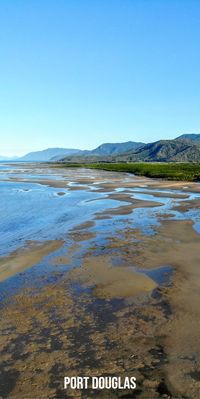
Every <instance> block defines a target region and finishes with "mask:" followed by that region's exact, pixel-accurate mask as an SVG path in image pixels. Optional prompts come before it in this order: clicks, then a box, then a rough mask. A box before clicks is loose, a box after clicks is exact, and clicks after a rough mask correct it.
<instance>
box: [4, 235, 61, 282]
mask: <svg viewBox="0 0 200 399" xmlns="http://www.w3.org/2000/svg"><path fill="white" fill-rule="evenodd" d="M62 245H63V241H61V240H53V241H45V242H44V243H43V242H37V241H33V242H30V243H29V244H27V246H26V247H25V248H23V249H19V250H17V251H14V252H12V253H11V254H10V255H9V256H7V257H6V256H5V257H0V281H3V280H5V279H6V278H8V277H10V276H12V275H14V274H16V273H19V272H21V271H22V270H24V269H27V268H28V267H31V266H33V265H35V264H36V263H38V262H40V261H41V260H42V258H44V257H45V256H47V255H48V254H49V253H51V252H54V251H56V250H57V249H59V248H60V247H61V246H62Z"/></svg>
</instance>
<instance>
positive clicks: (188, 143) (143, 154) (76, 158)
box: [0, 133, 200, 163]
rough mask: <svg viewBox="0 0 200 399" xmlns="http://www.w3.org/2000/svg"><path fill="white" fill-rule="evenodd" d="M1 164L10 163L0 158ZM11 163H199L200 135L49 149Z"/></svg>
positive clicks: (15, 158) (6, 158)
mask: <svg viewBox="0 0 200 399" xmlns="http://www.w3.org/2000/svg"><path fill="white" fill-rule="evenodd" d="M0 160H1V161H4V160H5V161H7V160H9V158H8V157H4V156H2V157H1V156H0ZM10 160H17V161H22V162H35V161H37V162H49V161H52V162H56V161H61V162H83V163H84V162H85V163H87V162H88V163H90V162H140V161H143V162H200V134H195V133H191V134H182V135H180V136H178V137H177V138H175V139H173V140H159V141H156V142H153V143H147V144H145V143H142V142H140V141H138V142H135V141H127V142H124V143H103V144H101V145H100V146H98V147H97V148H95V149H93V150H80V149H74V148H48V149H45V150H42V151H35V152H30V153H28V154H26V155H24V156H23V157H19V158H17V157H13V158H10Z"/></svg>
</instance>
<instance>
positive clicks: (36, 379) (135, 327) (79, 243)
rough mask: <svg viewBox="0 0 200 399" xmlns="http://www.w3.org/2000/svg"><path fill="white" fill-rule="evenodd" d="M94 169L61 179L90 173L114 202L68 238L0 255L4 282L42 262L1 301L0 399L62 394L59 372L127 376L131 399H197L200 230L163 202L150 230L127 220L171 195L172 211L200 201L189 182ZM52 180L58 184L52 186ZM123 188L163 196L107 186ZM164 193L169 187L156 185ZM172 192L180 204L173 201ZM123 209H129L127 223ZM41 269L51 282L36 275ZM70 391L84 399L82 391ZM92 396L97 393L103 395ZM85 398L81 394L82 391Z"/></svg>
mask: <svg viewBox="0 0 200 399" xmlns="http://www.w3.org/2000/svg"><path fill="white" fill-rule="evenodd" d="M91 173H92V176H90V178H88V179H87V178H85V177H84V176H83V177H81V178H77V180H76V183H78V186H75V187H73V186H70V185H67V184H68V182H67V178H66V177H65V178H66V181H62V182H61V185H62V184H66V186H65V187H67V188H68V189H69V190H74V189H75V190H77V189H79V185H80V186H81V185H82V187H84V189H87V190H90V188H89V187H88V186H90V185H91V181H93V182H95V183H97V184H96V186H97V189H98V190H97V191H99V192H102V193H104V192H105V193H106V194H107V193H108V195H107V197H105V198H104V201H108V204H109V201H110V200H115V201H116V207H115V208H110V207H109V205H108V209H105V210H104V211H101V212H95V213H94V218H93V219H91V218H89V219H88V220H87V221H86V222H84V223H81V224H79V225H77V226H76V228H73V229H72V230H70V231H69V232H68V235H67V237H66V241H63V240H50V241H46V242H43V243H41V242H30V243H29V244H28V245H27V246H26V247H25V248H22V249H21V250H18V251H14V252H13V253H12V254H10V255H9V256H7V257H4V258H1V259H0V279H1V281H3V279H7V278H9V277H11V276H12V275H14V274H15V273H17V272H20V271H22V270H23V271H24V272H25V270H26V268H31V267H32V266H33V265H35V264H38V263H39V262H41V260H43V262H44V263H45V264H46V265H47V267H46V268H44V271H41V272H40V273H39V274H38V275H37V268H38V267H39V266H36V269H35V270H36V272H35V273H34V275H33V282H32V285H31V284H29V286H26V284H25V285H24V286H22V288H21V289H20V290H19V292H18V293H17V294H15V293H14V294H13V295H11V296H10V297H9V298H8V299H6V302H5V304H3V308H2V321H1V332H2V334H1V338H0V342H1V346H2V354H1V358H2V378H3V385H2V386H3V398H9V399H10V398H12V397H13V398H15V399H19V398H20V399H21V398H22V399H25V398H30V399H32V392H33V391H34V396H35V397H37V398H38V399H40V398H41V399H42V397H43V396H45V397H49V398H51V397H52V398H53V397H54V398H58V397H63V398H65V397H66V398H67V396H65V395H66V392H64V391H63V390H62V376H63V375H103V374H106V373H107V374H109V375H110V373H111V374H114V375H118V376H122V377H123V376H125V375H129V374H131V373H132V374H134V375H136V377H137V380H138V390H137V397H138V398H139V399H146V398H148V399H149V398H155V399H156V398H163V397H168V398H173V399H175V398H177V397H180V398H181V397H185V398H187V399H191V398H192V399H198V398H199V395H200V382H199V379H198V378H197V377H198V375H199V374H198V373H200V339H199V336H200V322H199V320H200V310H199V292H200V269H199V264H200V251H199V248H200V235H199V234H198V233H197V232H196V231H195V230H194V228H193V222H192V220H190V219H188V220H186V219H185V220H171V217H172V215H173V214H170V209H169V210H168V209H167V211H166V213H163V214H161V216H160V218H159V223H158V224H156V225H155V226H154V234H145V233H144V232H142V231H141V230H139V229H138V228H135V227H134V223H133V222H131V223H130V221H129V216H128V215H129V214H130V213H132V212H134V209H141V208H142V209H147V210H148V209H152V210H153V209H154V208H156V207H159V211H158V212H160V209H161V210H162V205H163V203H162V198H167V196H168V197H169V198H170V199H171V201H172V203H171V210H172V211H173V210H174V209H177V211H178V212H182V213H184V212H186V211H187V210H189V209H199V203H200V200H199V199H195V200H191V199H190V197H189V195H188V194H187V191H188V192H195V184H194V183H187V184H186V183H185V182H184V183H181V184H180V182H163V181H153V180H152V179H146V178H138V177H137V178H135V180H134V179H132V181H130V180H129V177H127V175H125V174H115V173H114V174H111V175H110V176H113V181H111V183H109V182H105V180H106V179H108V176H109V173H107V172H106V173H105V174H104V173H100V172H98V174H95V173H96V172H94V171H92V172H91ZM120 176H121V177H120ZM124 176H126V178H127V181H126V180H125V178H124ZM68 180H69V181H71V176H69V179H68ZM20 181H23V179H22V180H20ZM38 181H39V180H38ZM102 181H103V182H102ZM31 182H33V181H31ZM44 182H45V183H44ZM43 183H44V184H46V180H45V181H44V180H43ZM43 183H42V184H43ZM51 184H52V187H57V188H63V187H60V186H59V184H60V182H55V185H56V186H53V184H54V182H51ZM57 184H58V186H57ZM122 184H123V187H124V188H126V189H127V190H129V189H130V188H134V187H136V188H139V189H141V191H140V192H141V194H143V193H144V194H145V193H146V191H147V189H149V188H150V189H151V191H149V194H150V195H154V196H155V198H159V195H160V198H161V199H160V201H159V200H155V201H153V200H152V201H147V200H137V199H135V198H134V197H133V192H131V191H130V192H116V191H114V190H115V189H116V188H119V187H121V186H122ZM48 185H49V184H48ZM144 186H145V187H144ZM186 186H187V188H186ZM196 188H197V192H199V187H198V186H196ZM166 189H168V190H172V192H171V193H168V194H167V193H166V192H165V191H163V192H161V194H160V193H159V192H158V190H166ZM152 190H155V191H154V192H153V194H152ZM173 190H179V192H178V193H177V192H173ZM61 197H62V195H61ZM102 198H103V197H102ZM187 199H188V200H187ZM176 200H177V201H179V200H180V201H181V202H178V205H177V204H176V203H174V204H173V201H176ZM96 203H97V204H98V201H97V202H96ZM127 203H128V204H127ZM121 215H127V220H125V219H123V227H121V224H120V223H121V222H120V220H121V219H120V216H121ZM133 221H134V219H133ZM101 222H102V223H104V224H105V226H106V225H107V223H108V226H109V228H110V226H112V223H115V224H116V225H118V223H119V228H118V229H116V230H114V224H113V234H112V235H111V234H110V230H109V229H108V231H106V229H105V231H104V228H102V230H101V229H100V230H98V229H97V223H101ZM49 254H51V255H52V256H51V257H50V259H49V260H48V259H47V258H46V257H47V255H49ZM48 265H49V266H48ZM48 267H49V270H50V272H49V273H50V276H51V279H50V282H48V283H44V282H45V281H46V280H45V279H46V277H47V275H46V274H47V270H48ZM170 268H171V269H170ZM171 270H173V273H172V272H171ZM13 278H14V277H13ZM10 281H12V279H10ZM2 283H3V282H2ZM37 287H40V288H39V289H38V288H37ZM18 345H20V351H18ZM4 381H9V385H7V383H4ZM30 381H31V382H30ZM52 381H56V382H55V383H54V384H53V383H52ZM30 385H31V389H30ZM126 394H127V395H128V394H129V395H130V394H131V393H130V392H126ZM132 394H133V393H132ZM42 395H43V396H42ZM70 395H71V396H70V397H74V398H75V397H77V398H81V397H83V396H81V393H80V392H76V393H74V392H70ZM98 395H99V398H100V399H101V398H102V399H103V398H105V396H103V395H104V393H98ZM163 395H166V396H163ZM92 397H94V396H93V393H92V392H90V391H88V392H87V398H92ZM118 397H120V393H119V392H113V396H112V398H118Z"/></svg>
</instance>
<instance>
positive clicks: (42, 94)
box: [0, 0, 200, 157]
mask: <svg viewBox="0 0 200 399" xmlns="http://www.w3.org/2000/svg"><path fill="white" fill-rule="evenodd" d="M199 18H200V2H198V1H196V0H190V1H189V0H173V1H172V0H169V1H166V2H164V1H158V0H149V1H148V2H147V1H146V0H136V1H131V0H125V1H122V0H109V1H106V2H105V1H104V0H103V1H102V0H101V1H99V0H97V1H95V2H92V1H90V0H84V1H79V0H69V1H67V2H65V1H64V0H59V1H58V2H55V1H53V0H50V1H48V2H40V1H38V0H36V1H34V2H32V1H30V2H25V1H20V2H16V1H14V0H11V1H9V2H6V1H2V2H1V3H0V34H1V36H0V37H1V54H0V85H1V96H0V107H1V118H0V131H1V136H2V137H1V146H0V155H2V156H6V155H7V156H9V157H10V156H14V155H15V156H22V155H24V154H26V153H28V152H32V151H38V150H43V149H45V148H47V147H50V148H52V147H64V148H66V147H67V148H80V149H92V148H95V147H97V146H98V145H100V144H102V143H104V142H125V141H143V142H153V141H157V140H159V139H172V138H174V137H176V136H178V135H180V134H184V133H190V132H194V133H198V132H199V131H200V113H199V109H200V90H199V83H200V75H199V66H200V51H199V43H200V25H199Z"/></svg>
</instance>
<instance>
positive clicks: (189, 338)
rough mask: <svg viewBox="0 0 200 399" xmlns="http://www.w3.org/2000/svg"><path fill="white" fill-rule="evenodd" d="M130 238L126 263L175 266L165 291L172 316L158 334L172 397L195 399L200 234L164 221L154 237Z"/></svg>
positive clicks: (188, 225) (199, 359)
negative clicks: (162, 342) (171, 283)
mask: <svg viewBox="0 0 200 399" xmlns="http://www.w3.org/2000/svg"><path fill="white" fill-rule="evenodd" d="M131 236H132V237H133V236H134V237H135V238H136V239H137V240H138V242H136V243H134V244H132V247H131V242H129V247H127V253H126V259H127V261H129V262H133V264H135V265H137V266H140V267H141V268H152V267H159V266H161V265H171V266H172V267H174V270H175V275H174V278H173V286H172V287H170V288H169V289H167V290H166V297H167V300H168V302H169V304H170V306H171V308H172V311H173V314H172V317H171V318H170V320H169V321H168V322H167V323H165V324H164V325H163V327H162V328H161V327H160V331H159V334H160V335H161V336H163V337H164V340H165V344H164V347H165V351H166V353H167V355H168V364H167V365H166V367H165V370H166V376H167V381H168V383H169V386H170V387H171V390H172V392H174V394H176V395H178V394H180V395H186V396H187V397H191V398H193V399H194V398H196V399H198V398H199V392H200V384H198V383H197V382H195V381H194V379H193V378H192V375H193V374H194V375H195V372H197V371H198V372H199V371H200V307H199V300H200V294H199V293H200V235H199V234H197V233H196V232H195V230H194V229H193V224H192V222H191V221H190V220H186V221H163V222H162V225H161V226H160V228H158V230H157V234H156V235H155V236H144V235H142V234H141V233H140V232H137V231H135V232H134V231H132V232H131V231H127V232H125V242H126V243H127V242H128V240H130V239H131ZM114 242H115V241H114ZM114 242H113V245H115V246H117V245H118V243H117V241H116V242H115V243H114ZM125 242H124V244H125ZM111 245H112V240H111ZM121 245H122V242H121ZM126 245H127V244H126Z"/></svg>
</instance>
